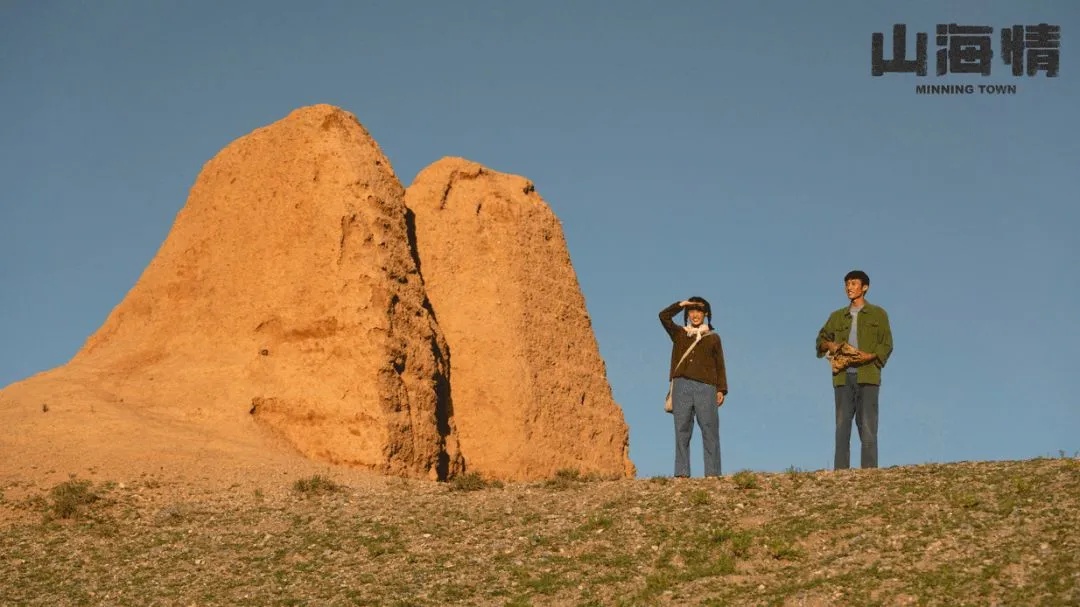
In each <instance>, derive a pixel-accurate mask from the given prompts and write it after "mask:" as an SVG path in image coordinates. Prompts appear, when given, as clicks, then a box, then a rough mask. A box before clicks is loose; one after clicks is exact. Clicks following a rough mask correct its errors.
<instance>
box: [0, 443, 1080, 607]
mask: <svg viewBox="0 0 1080 607" xmlns="http://www.w3.org/2000/svg"><path fill="white" fill-rule="evenodd" d="M736 476H737V475H736ZM793 477H797V478H801V481H802V483H803V484H802V486H801V488H800V489H799V490H798V491H797V492H794V491H792V490H791V488H792V486H793V483H792V482H790V481H793V480H794V478H793ZM584 478H586V477H585V476H584V475H581V474H573V473H566V474H564V475H562V476H559V475H556V476H555V477H554V478H553V479H552V480H558V481H559V482H563V483H567V484H568V486H573V487H576V489H575V490H573V491H549V490H545V488H546V487H547V484H546V483H543V482H542V483H507V484H506V485H505V486H504V487H503V489H502V490H499V491H470V492H468V493H467V494H462V493H459V492H456V491H448V490H447V486H446V485H445V484H441V483H429V482H424V481H417V480H413V481H410V482H408V483H397V484H395V483H385V484H374V485H372V488H370V489H369V488H365V489H364V490H363V491H356V492H348V491H330V492H324V490H325V489H326V486H325V484H324V483H323V482H322V481H317V482H314V483H308V485H306V488H305V489H300V488H297V487H293V489H294V490H295V491H289V490H288V488H286V487H280V488H279V489H277V490H274V489H268V490H267V491H265V493H262V494H261V495H260V497H259V499H252V490H253V489H247V490H244V489H242V488H240V487H234V488H230V489H228V490H222V491H220V492H214V493H210V492H199V491H190V490H188V491H185V490H183V489H182V488H180V487H179V486H178V485H177V483H175V482H172V481H170V482H169V483H167V484H166V485H165V486H160V487H159V488H158V489H155V490H152V491H151V490H147V489H146V488H145V487H144V486H142V484H141V483H124V484H123V485H115V486H114V485H112V484H110V483H103V484H100V485H97V486H93V485H90V484H89V482H88V481H75V480H74V479H72V481H69V482H68V483H62V484H61V485H62V486H63V487H64V488H63V489H59V487H60V485H58V488H54V489H53V490H41V489H38V488H37V487H36V486H32V485H27V486H26V487H15V486H12V487H5V490H6V492H7V501H6V503H5V504H4V505H3V507H0V554H3V555H4V558H3V559H0V579H2V580H4V582H3V584H0V586H2V587H3V593H4V597H5V601H4V602H5V603H6V604H7V603H9V604H13V605H22V604H26V605H31V604H34V605H37V604H42V605H43V604H64V605H76V604H87V605H89V604H118V605H122V604H138V603H140V598H143V597H151V596H152V597H154V598H153V600H154V601H155V603H156V604H169V605H191V604H199V605H203V604H210V605H241V606H244V605H247V606H253V605H322V604H328V605H337V604H342V605H344V604H349V605H353V604H355V605H400V606H405V605H409V606H413V607H435V606H437V605H440V606H441V605H449V604H462V605H470V604H476V605H537V606H539V605H579V606H580V605H625V606H627V607H629V606H636V605H675V604H687V603H689V604H697V605H737V606H738V605H777V606H785V605H799V604H807V605H809V604H819V605H820V604H826V605H845V606H846V605H852V606H856V607H859V606H869V605H892V604H911V605H926V606H928V607H929V606H952V605H991V604H998V605H1028V604H1038V605H1051V606H1054V605H1075V604H1077V600H1076V599H1077V597H1078V596H1080V581H1078V578H1077V576H1076V572H1077V571H1080V537H1078V535H1077V533H1076V531H1075V529H1077V528H1080V462H1076V461H1074V460H1068V459H1060V458H1059V459H1043V460H1030V461H1025V462H1001V463H998V462H993V463H981V464H956V465H927V466H915V467H908V468H897V469H889V470H880V471H876V472H875V473H874V474H860V473H858V472H855V473H851V474H843V475H834V474H828V473H825V474H817V473H802V472H799V473H794V472H792V471H790V470H789V471H787V472H782V473H779V474H767V473H758V474H753V473H749V478H752V479H754V481H753V483H749V482H745V481H744V482H737V481H736V482H732V483H727V482H720V483H717V482H715V481H709V480H703V479H689V480H686V481H685V482H677V483H676V482H657V481H655V480H653V479H648V480H642V481H618V482H610V483H607V482H605V483H588V482H586V481H585V480H583V479H584ZM740 478H747V477H746V476H744V477H740ZM306 480H308V481H310V480H311V479H306ZM323 480H326V479H323ZM332 484H333V485H334V486H338V485H337V483H332ZM365 487H366V486H365ZM750 489H754V492H753V494H751V495H748V494H747V491H749V490H750ZM54 491H55V493H54ZM34 492H36V493H34ZM297 492H299V493H301V494H304V495H313V494H315V493H319V494H321V495H323V496H324V497H323V499H317V500H306V499H297V498H296V493H297ZM91 494H93V495H97V496H98V498H97V499H92V498H87V497H86V496H89V495H91ZM77 496H83V497H82V498H80V497H77ZM102 496H104V497H102ZM83 498H86V499H87V500H88V501H82V500H83ZM62 500H63V501H68V500H70V501H72V502H74V503H76V504H77V505H76V506H75V511H76V512H77V513H79V514H76V515H75V516H74V517H73V518H72V519H70V521H71V522H70V523H67V524H57V523H53V524H45V525H43V524H41V523H40V522H39V521H37V518H36V517H37V515H38V513H40V512H42V511H43V510H45V509H48V510H49V511H50V512H51V510H52V508H53V507H54V505H55V504H58V503H60V501H62ZM84 514H85V515H86V516H82V515H84ZM54 516H55V515H54ZM57 518H58V517H57Z"/></svg>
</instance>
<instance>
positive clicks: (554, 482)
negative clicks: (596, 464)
mask: <svg viewBox="0 0 1080 607" xmlns="http://www.w3.org/2000/svg"><path fill="white" fill-rule="evenodd" d="M597 480H601V479H600V478H599V477H597V476H594V475H584V474H582V473H581V471H580V470H578V469H576V468H563V469H561V470H556V471H555V476H554V477H552V478H549V479H547V480H546V481H544V487H546V488H548V489H569V488H572V487H578V486H581V485H582V484H584V483H588V482H592V481H597Z"/></svg>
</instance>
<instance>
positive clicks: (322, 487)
mask: <svg viewBox="0 0 1080 607" xmlns="http://www.w3.org/2000/svg"><path fill="white" fill-rule="evenodd" d="M344 489H345V487H344V486H343V485H339V484H338V483H337V482H335V481H334V480H333V479H329V478H326V477H325V476H322V475H319V474H316V475H314V476H309V477H307V478H299V479H296V482H294V483H293V491H296V492H297V493H302V494H304V495H306V496H308V497H311V496H314V495H323V494H327V493H337V492H339V491H343V490H344Z"/></svg>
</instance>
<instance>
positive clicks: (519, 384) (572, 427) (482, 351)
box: [405, 158, 634, 480]
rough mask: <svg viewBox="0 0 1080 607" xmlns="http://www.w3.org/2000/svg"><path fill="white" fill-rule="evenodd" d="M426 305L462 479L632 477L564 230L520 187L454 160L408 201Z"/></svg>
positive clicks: (433, 170) (526, 186) (515, 180)
mask: <svg viewBox="0 0 1080 607" xmlns="http://www.w3.org/2000/svg"><path fill="white" fill-rule="evenodd" d="M405 202H406V206H408V207H409V210H410V211H411V212H412V213H413V214H414V220H413V221H414V223H415V231H416V247H417V252H418V254H419V257H420V263H421V266H420V268H421V273H422V274H423V275H424V283H425V286H426V288H427V294H428V297H429V299H430V300H431V303H432V305H433V308H434V310H435V315H436V318H437V320H438V322H439V326H440V327H441V328H442V330H443V332H444V334H445V335H446V340H447V343H448V344H449V346H450V366H451V382H452V397H453V410H454V419H455V421H456V428H457V431H458V439H459V445H460V448H461V453H462V455H463V456H464V458H465V463H466V469H468V470H471V471H476V472H480V473H481V474H484V475H487V476H491V477H495V478H503V479H511V480H529V479H535V478H542V477H548V476H551V475H552V474H553V473H554V472H556V471H558V470H560V469H577V470H580V471H582V472H589V473H598V474H602V475H609V476H618V477H622V476H631V477H632V476H633V475H634V466H633V464H632V463H631V462H630V459H629V457H628V430H627V426H626V423H625V421H624V419H623V415H622V410H621V409H620V408H619V407H618V405H617V404H616V403H615V401H614V400H613V398H612V394H611V387H610V385H609V384H608V381H607V376H606V372H605V368H604V362H603V360H602V359H601V357H600V353H599V349H598V346H597V343H596V338H595V336H594V335H593V331H592V326H591V322H590V320H589V315H588V312H587V310H586V308H585V300H584V297H583V296H582V293H581V289H580V287H579V285H578V281H577V276H576V275H575V273H574V269H573V267H572V265H571V263H570V256H569V253H568V250H567V247H566V242H565V239H564V237H563V233H562V227H561V226H560V224H559V221H558V219H557V218H556V217H555V215H554V213H552V211H551V209H550V208H548V206H547V204H545V203H544V201H543V200H542V199H541V198H540V196H539V195H538V194H537V193H536V191H535V188H534V187H533V184H532V183H531V182H529V181H528V180H526V179H524V178H522V177H518V176H514V175H506V174H501V173H497V172H494V171H492V170H490V169H487V168H484V167H482V166H480V165H479V164H476V163H473V162H469V161H467V160H463V159H460V158H444V159H443V160H440V161H439V162H436V163H435V164H433V165H431V166H429V167H427V168H426V169H424V170H423V171H421V172H420V174H419V175H418V176H417V177H416V180H415V181H414V182H413V184H412V185H411V186H409V188H408V189H407V190H406V194H405Z"/></svg>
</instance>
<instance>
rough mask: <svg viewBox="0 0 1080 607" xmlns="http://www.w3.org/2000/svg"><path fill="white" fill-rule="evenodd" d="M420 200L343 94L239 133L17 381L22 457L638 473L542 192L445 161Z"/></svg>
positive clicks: (421, 474)
mask: <svg viewBox="0 0 1080 607" xmlns="http://www.w3.org/2000/svg"><path fill="white" fill-rule="evenodd" d="M407 196H408V201H409V202H408V204H409V206H411V207H412V210H410V209H409V208H407V206H406V191H405V189H404V188H403V187H402V185H401V183H400V182H399V181H398V178H397V177H396V176H395V174H394V171H393V169H392V168H391V165H390V162H389V161H388V160H387V159H386V157H385V156H384V155H383V153H382V151H381V150H380V149H379V147H378V145H377V144H376V142H375V141H374V140H373V139H372V137H371V136H370V135H369V134H368V132H367V131H366V130H365V129H364V127H363V126H362V125H361V124H360V123H359V122H358V121H357V120H356V118H355V117H354V116H353V115H352V114H350V113H348V112H345V111H343V110H341V109H339V108H335V107H332V106H328V105H316V106H310V107H305V108H301V109H298V110H296V111H294V112H292V113H290V114H289V115H288V116H286V117H285V118H283V119H281V120H279V121H277V122H275V123H273V124H271V125H269V126H266V127H263V128H259V129H257V130H255V131H254V132H252V133H250V134H248V135H246V136H244V137H241V138H240V139H237V140H236V141H234V142H233V143H231V144H229V145H228V146H227V147H225V148H224V149H223V150H222V151H221V152H220V153H218V154H217V155H216V156H215V157H214V158H213V159H211V160H210V161H209V162H207V163H206V165H205V166H204V167H203V169H202V171H201V172H200V174H199V176H198V178H197V180H196V182H195V184H194V186H193V187H192V189H191V192H190V195H189V197H188V200H187V203H186V204H185V205H184V207H183V208H182V209H181V210H180V212H179V213H178V214H177V216H176V220H175V222H174V224H173V226H172V229H171V231H170V232H169V234H168V237H167V238H166V240H165V242H164V243H163V244H162V246H161V248H160V249H159V250H158V252H157V255H156V256H155V257H154V258H153V260H152V261H151V263H150V264H149V265H148V267H147V268H146V269H145V271H144V272H143V274H142V276H141V277H140V278H139V279H138V281H137V282H136V284H135V285H134V286H133V287H132V289H131V290H130V292H129V293H128V294H127V296H126V297H125V298H124V299H123V301H122V302H121V303H120V304H119V305H118V306H117V307H116V308H115V309H114V310H113V311H112V313H111V314H110V315H109V316H108V318H107V319H106V320H105V322H104V324H103V325H102V326H101V328H100V329H99V330H98V331H96V332H95V333H94V334H93V335H92V336H90V338H89V339H88V340H87V341H86V343H85V345H84V346H83V347H82V349H81V350H79V352H78V353H76V355H75V356H74V357H73V358H72V360H71V361H70V362H69V363H68V364H66V365H64V366H61V367H58V368H56V369H53V370H51V371H48V372H44V373H41V374H38V375H36V376H34V377H31V378H29V379H27V380H23V381H21V382H17V383H15V384H12V385H11V386H8V387H6V388H5V389H4V390H2V391H0V461H3V460H4V459H5V458H6V459H7V460H8V461H9V462H10V461H14V460H15V458H16V457H19V456H23V458H24V459H25V458H30V459H29V460H27V463H26V466H28V467H29V469H36V466H37V463H36V459H39V458H40V459H43V460H53V461H56V460H59V459H62V457H63V458H66V459H65V460H64V461H69V462H81V461H86V462H90V461H94V462H101V461H112V462H114V463H116V465H117V466H120V467H122V466H123V465H124V462H136V461H139V462H141V463H144V464H145V463H147V462H148V461H153V460H157V459H159V458H160V461H162V462H164V461H165V460H166V459H168V458H170V457H172V458H174V459H175V460H176V461H183V458H184V457H188V456H190V457H191V458H194V459H196V460H198V461H199V462H201V463H202V464H201V465H202V466H203V467H202V468H201V469H209V468H212V467H213V466H229V465H230V461H232V462H240V461H245V462H247V463H248V465H253V462H258V461H262V458H263V455H262V454H263V453H265V454H266V456H265V457H266V460H267V461H269V460H270V459H274V458H277V457H278V455H280V454H281V453H286V452H288V451H291V452H292V454H290V455H289V457H291V458H295V459H297V460H301V459H303V460H304V461H319V462H326V463H330V464H341V465H346V466H349V467H351V468H356V469H361V470H369V471H371V472H374V473H376V474H380V475H390V476H403V477H413V478H429V479H445V478H449V477H451V476H453V475H455V474H458V473H460V472H462V471H464V470H471V471H477V472H480V473H482V474H484V475H485V476H488V477H490V478H499V479H504V480H527V479H537V478H543V477H546V476H550V475H551V474H552V473H554V472H555V471H557V470H559V469H561V468H575V469H578V470H580V471H582V472H586V473H589V472H594V473H599V474H602V475H605V476H615V477H626V476H633V474H634V467H633V465H632V464H631V462H630V460H629V458H628V455H627V453H628V451H627V444H628V431H627V427H626V424H625V422H624V420H623V417H622V412H621V410H620V409H619V408H618V406H617V405H616V404H615V402H614V401H613V400H612V396H611V389H610V386H609V385H608V383H607V379H606V375H605V371H604V364H603V361H602V360H601V359H600V356H599V351H598V348H597V344H596V340H595V337H594V336H593V333H592V329H591V326H590V322H589V317H588V314H587V312H586V310H585V302H584V299H583V297H582V295H581V291H580V289H579V287H578V283H577V279H576V277H575V275H574V271H573V268H572V267H571V265H570V259H569V256H568V253H567V249H566V244H565V242H564V240H563V235H562V231H561V227H560V225H559V223H558V221H557V219H556V218H555V216H554V215H553V214H552V212H551V211H550V209H548V207H547V206H546V205H545V204H544V202H543V201H542V200H541V199H540V197H539V196H538V195H537V194H536V192H535V191H534V190H533V186H532V184H531V183H529V182H528V181H526V180H524V179H522V178H520V177H513V176H509V175H501V174H498V173H494V172H492V171H489V170H486V169H483V168H482V167H480V166H479V165H476V164H473V163H470V162H467V161H464V160H453V159H447V160H443V161H440V162H438V163H436V164H435V165H432V166H431V167H429V168H428V169H426V170H425V171H423V173H422V174H421V175H420V176H418V177H417V179H416V182H415V183H414V184H413V186H412V187H411V188H409V190H408V194H407ZM414 211H415V214H414ZM425 282H430V284H428V285H425ZM429 293H430V300H429ZM444 332H445V337H444ZM283 445H284V446H286V449H285V450H282V446H283ZM106 451H107V452H108V453H109V455H108V457H97V456H100V455H101V454H102V453H105V452H106ZM88 455H94V456H95V457H87V456H88ZM300 456H303V457H300ZM230 458H231V459H230ZM275 461H277V460H276V459H275ZM20 465H21V464H20ZM45 465H48V463H46V464H45ZM94 465H97V464H96V463H95V464H94ZM147 467H148V466H142V468H143V469H146V468H147ZM207 467H209V468H207ZM2 472H3V471H0V473H2ZM0 476H2V474H0Z"/></svg>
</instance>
